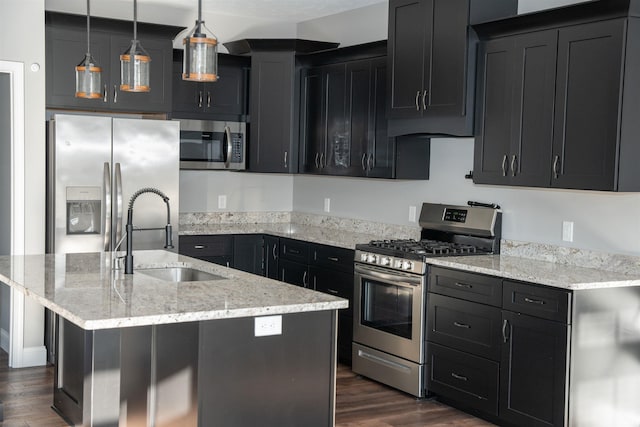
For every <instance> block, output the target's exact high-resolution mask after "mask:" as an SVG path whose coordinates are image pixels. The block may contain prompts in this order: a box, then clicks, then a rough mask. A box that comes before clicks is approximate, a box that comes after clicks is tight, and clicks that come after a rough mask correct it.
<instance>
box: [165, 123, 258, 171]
mask: <svg viewBox="0 0 640 427" xmlns="http://www.w3.org/2000/svg"><path fill="white" fill-rule="evenodd" d="M177 121H179V122H180V169H218V170H244V169H246V159H247V125H246V123H244V122H222V121H208V120H188V119H177Z"/></svg>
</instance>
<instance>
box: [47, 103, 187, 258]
mask: <svg viewBox="0 0 640 427" xmlns="http://www.w3.org/2000/svg"><path fill="white" fill-rule="evenodd" d="M47 155H48V160H47V162H48V164H47V167H48V183H47V187H48V191H47V198H48V200H47V209H48V212H47V218H48V219H47V240H48V242H47V250H48V252H57V253H69V252H99V251H109V250H112V249H113V248H114V247H115V245H116V244H117V243H118V242H119V241H120V240H121V238H122V236H123V233H124V227H123V216H124V214H125V213H126V205H127V203H128V202H129V199H130V197H131V196H132V195H133V194H134V193H135V192H136V191H138V190H140V189H141V188H145V187H154V188H157V189H159V190H161V191H162V192H164V193H165V194H166V195H167V196H168V197H169V199H170V200H171V211H170V217H171V219H172V221H173V224H174V228H173V238H174V241H176V242H177V241H178V239H177V237H178V231H179V230H178V205H179V198H178V194H179V179H180V178H179V173H180V169H179V160H178V159H179V157H178V156H179V125H178V123H176V122H173V121H168V120H149V119H130V118H112V117H108V116H91V115H72V114H54V115H53V116H52V119H51V120H50V121H49V138H48V152H47ZM125 220H126V218H125ZM166 221H167V209H166V207H165V204H164V203H162V201H161V200H160V199H158V198H157V197H149V198H145V200H140V201H139V202H138V203H137V204H136V212H135V224H136V226H137V228H136V231H142V230H144V231H143V232H140V233H136V239H135V248H134V249H159V248H162V247H163V245H164V241H165V228H164V226H165V225H166Z"/></svg>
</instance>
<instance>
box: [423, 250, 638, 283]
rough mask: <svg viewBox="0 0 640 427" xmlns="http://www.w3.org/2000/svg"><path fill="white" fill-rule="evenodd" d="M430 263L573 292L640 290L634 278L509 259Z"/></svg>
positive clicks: (470, 258)
mask: <svg viewBox="0 0 640 427" xmlns="http://www.w3.org/2000/svg"><path fill="white" fill-rule="evenodd" d="M428 263H429V264H431V265H437V266H441V267H448V268H454V269H457V270H463V271H468V272H472V273H481V274H488V275H491V276H498V277H503V278H506V279H513V280H521V281H525V282H531V283H538V284H541V285H548V286H553V287H557V288H563V289H570V290H580V289H600V288H614V287H625V286H640V276H638V275H634V274H627V273H624V272H616V271H607V270H600V269H595V268H587V267H579V266H573V265H565V264H560V263H554V262H548V261H539V260H534V259H528V258H522V257H514V256H506V255H479V256H466V257H446V258H429V259H428Z"/></svg>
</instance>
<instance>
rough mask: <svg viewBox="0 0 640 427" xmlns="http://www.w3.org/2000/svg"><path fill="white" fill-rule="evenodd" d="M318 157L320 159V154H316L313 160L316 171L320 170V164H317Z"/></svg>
mask: <svg viewBox="0 0 640 427" xmlns="http://www.w3.org/2000/svg"><path fill="white" fill-rule="evenodd" d="M319 157H320V153H316V159H315V164H316V169H320V163H319V162H318V158H319Z"/></svg>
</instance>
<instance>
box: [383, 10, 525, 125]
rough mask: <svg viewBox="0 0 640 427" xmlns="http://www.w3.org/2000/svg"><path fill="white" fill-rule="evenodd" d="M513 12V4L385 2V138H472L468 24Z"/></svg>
mask: <svg viewBox="0 0 640 427" xmlns="http://www.w3.org/2000/svg"><path fill="white" fill-rule="evenodd" d="M480 3H482V5H481V6H480ZM480 8H482V11H481V12H480ZM516 9H517V2H515V1H511V2H510V1H491V2H487V1H486V0H483V1H477V0H390V1H389V25H388V28H389V36H388V40H389V42H388V69H389V76H388V79H387V81H388V87H387V96H388V98H387V106H388V109H387V112H388V117H389V119H391V120H390V123H389V130H390V134H392V135H402V134H410V133H435V134H438V133H440V134H452V135H459V136H463V135H472V133H473V108H472V106H473V95H474V92H475V90H474V83H473V76H475V51H476V43H477V37H476V35H475V33H474V32H473V30H471V29H469V27H468V24H469V22H470V20H472V19H474V16H475V15H477V14H482V15H483V17H485V18H486V17H488V16H494V17H495V18H497V17H500V16H508V15H512V14H515V12H516ZM395 119H419V120H409V121H406V120H403V121H399V122H398V121H395Z"/></svg>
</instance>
